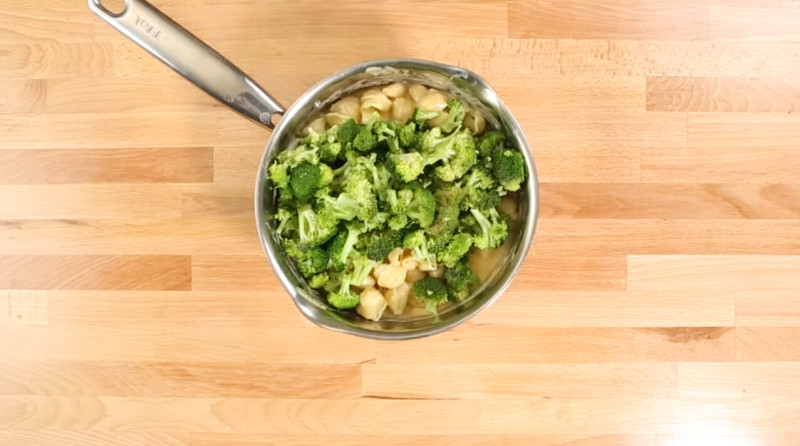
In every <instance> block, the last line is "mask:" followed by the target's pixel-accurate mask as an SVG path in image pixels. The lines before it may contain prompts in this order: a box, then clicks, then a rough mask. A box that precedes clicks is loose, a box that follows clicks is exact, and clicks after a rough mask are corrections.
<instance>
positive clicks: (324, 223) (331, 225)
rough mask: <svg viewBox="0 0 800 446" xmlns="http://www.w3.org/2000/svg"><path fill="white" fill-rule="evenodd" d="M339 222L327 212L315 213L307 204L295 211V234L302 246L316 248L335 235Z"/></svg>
mask: <svg viewBox="0 0 800 446" xmlns="http://www.w3.org/2000/svg"><path fill="white" fill-rule="evenodd" d="M338 224H339V220H338V219H337V218H336V217H334V216H333V215H330V213H328V212H321V213H317V212H316V211H315V210H314V209H313V208H312V207H311V205H309V204H305V205H302V206H300V207H299V208H298V209H297V233H298V236H299V241H300V244H301V245H303V246H318V245H321V244H323V243H325V242H326V241H328V240H329V239H330V238H331V237H333V236H334V235H335V234H336V231H337V229H338Z"/></svg>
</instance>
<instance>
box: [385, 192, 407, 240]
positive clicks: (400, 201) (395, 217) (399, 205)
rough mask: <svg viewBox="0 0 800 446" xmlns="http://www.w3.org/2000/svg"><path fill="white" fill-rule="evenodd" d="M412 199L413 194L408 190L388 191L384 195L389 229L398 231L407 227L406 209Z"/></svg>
mask: <svg viewBox="0 0 800 446" xmlns="http://www.w3.org/2000/svg"><path fill="white" fill-rule="evenodd" d="M413 199H414V192H412V191H411V190H410V189H408V188H404V189H400V190H399V191H396V190H394V189H389V191H388V192H387V194H386V202H387V203H388V204H389V212H390V213H391V217H389V220H388V224H389V228H391V229H394V230H396V231H400V230H402V229H404V228H405V227H406V226H408V208H409V206H410V205H411V201H412V200H413Z"/></svg>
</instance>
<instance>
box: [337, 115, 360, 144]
mask: <svg viewBox="0 0 800 446" xmlns="http://www.w3.org/2000/svg"><path fill="white" fill-rule="evenodd" d="M359 130H360V129H359V126H358V123H356V121H354V120H353V119H352V118H351V119H348V120H346V121H344V122H342V123H340V124H339V125H338V126H336V137H337V139H338V141H339V143H340V144H341V145H342V146H344V147H347V146H348V145H350V144H352V143H353V140H354V139H356V135H358V132H359Z"/></svg>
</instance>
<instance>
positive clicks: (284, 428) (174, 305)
mask: <svg viewBox="0 0 800 446" xmlns="http://www.w3.org/2000/svg"><path fill="white" fill-rule="evenodd" d="M756 3H760V5H756ZM157 5H158V6H159V7H161V8H162V9H163V10H164V11H165V12H167V13H168V14H169V15H171V16H172V17H174V18H175V19H176V20H177V21H178V22H180V23H182V24H184V25H185V26H186V27H188V28H189V29H191V30H192V31H194V32H195V33H196V34H198V35H199V36H200V37H201V38H203V39H206V40H208V41H209V42H211V43H212V44H213V45H214V46H215V47H216V48H218V49H219V50H220V51H221V52H222V53H224V54H225V55H227V56H228V57H230V58H231V59H232V60H233V61H234V62H235V63H237V64H239V65H240V66H241V67H242V68H243V69H244V70H245V71H247V72H248V73H250V74H251V75H252V76H253V77H254V78H255V79H258V80H259V82H260V83H261V84H263V85H264V86H265V87H267V88H268V90H269V91H270V92H271V93H272V94H273V95H274V96H275V97H276V98H278V100H280V101H281V102H283V103H284V104H290V103H291V102H292V100H293V98H296V97H297V96H298V95H300V94H301V93H302V92H303V91H304V90H306V89H307V88H309V87H310V86H311V85H313V84H314V83H315V82H317V81H319V80H320V79H322V78H323V77H324V76H326V75H328V74H330V73H333V72H336V71H338V70H340V69H342V68H344V67H345V66H348V65H350V64H353V63H356V62H359V61H364V60H367V59H373V58H384V57H420V58H426V59H433V60H439V61H443V62H448V63H452V64H457V65H461V66H464V67H467V68H469V69H472V70H475V71H477V72H479V73H480V74H482V75H484V76H485V77H486V78H487V79H488V80H489V81H490V82H491V83H492V84H493V85H495V86H496V88H497V90H498V91H499V93H500V95H501V96H502V98H503V99H504V100H505V101H506V102H507V103H508V105H509V106H510V108H511V109H512V111H513V112H514V113H515V114H516V115H517V117H518V119H519V121H520V122H521V124H522V126H523V127H524V130H525V131H526V133H527V136H528V138H529V139H530V142H531V145H532V147H533V155H534V157H535V160H536V163H537V167H538V173H539V175H540V180H541V214H540V219H539V223H538V229H537V232H536V240H535V243H534V246H533V248H532V250H531V254H530V255H529V257H528V259H527V261H526V262H525V264H524V266H523V268H522V270H521V273H520V275H519V276H518V278H517V279H516V281H515V282H514V283H513V285H512V286H511V288H510V289H509V290H508V291H507V293H506V294H505V295H504V296H503V297H502V298H501V299H500V300H499V301H498V302H497V303H496V304H495V305H493V306H492V307H491V308H489V309H488V310H486V311H485V312H484V313H482V314H480V315H479V316H478V317H476V318H474V319H473V320H472V321H470V322H469V323H467V324H464V325H462V326H460V327H458V328H457V329H454V330H452V331H450V332H447V333H444V334H441V335H438V336H435V337H432V338H427V339H422V340H415V341H408V342H394V343H388V342H374V341H371V340H365V339H360V338H356V337H351V336H346V335H340V334H334V333H331V332H329V331H326V330H323V329H320V328H317V327H316V326H314V325H312V324H311V323H310V322H308V321H307V320H305V319H304V318H303V316H301V315H300V313H299V312H298V311H297V310H296V309H295V308H294V306H293V304H292V303H291V302H290V300H289V299H288V298H287V296H286V295H285V293H284V292H283V290H282V288H281V286H280V285H279V283H278V281H277V280H276V278H275V277H274V275H273V273H272V271H271V270H270V266H269V264H268V262H267V261H266V259H265V257H264V255H263V253H262V250H261V247H260V245H259V241H258V238H257V234H256V229H255V224H254V219H253V210H252V201H253V200H252V195H253V185H254V178H255V174H256V168H257V164H258V160H259V157H260V155H261V151H262V149H263V147H264V145H265V142H266V141H267V139H268V138H269V133H268V131H266V130H265V129H263V128H259V127H258V126H256V125H254V124H251V123H250V122H249V121H247V120H245V119H243V118H241V117H239V116H238V115H236V114H235V113H233V112H231V111H229V110H228V109H226V108H225V107H223V106H221V105H219V104H217V103H215V102H214V101H213V100H212V99H210V98H209V97H207V96H206V95H205V94H204V93H202V92H201V91H199V90H197V89H196V88H195V87H193V86H192V85H190V84H189V83H188V82H186V81H184V80H183V79H182V78H180V77H179V76H177V75H176V74H174V73H173V72H172V71H170V70H169V69H168V68H166V67H165V66H164V65H162V64H161V63H160V62H158V61H156V60H155V59H154V58H152V57H151V56H149V55H147V54H146V53H145V52H144V51H143V50H141V49H140V48H139V47H137V46H136V45H135V44H133V43H131V42H130V41H128V40H127V39H126V38H124V37H123V36H122V35H121V34H119V33H118V32H116V31H115V30H113V29H112V28H111V27H109V26H108V25H106V24H105V23H103V22H101V21H100V20H99V19H98V18H96V17H95V16H94V15H92V14H91V13H90V12H89V11H88V8H87V7H86V2H85V1H78V0H47V1H44V2H31V1H24V0H4V1H3V2H2V5H0V79H1V80H0V444H2V445H3V446H22V445H25V446H29V445H37V446H39V445H42V446H83V445H95V444H96V445H113V446H123V445H124V446H131V445H169V446H229V445H234V446H256V445H304V446H305V445H312V446H322V445H334V444H336V445H338V444H342V445H349V446H357V445H372V444H380V442H384V443H385V444H390V445H398V446H399V445H436V444H442V445H465V446H475V445H486V446H488V445H493V446H494V445H567V444H568V445H572V446H575V445H580V446H587V445H592V446H596V445H646V446H656V445H658V446H667V445H690V446H692V445H710V444H719V443H714V441H724V442H725V443H724V444H726V445H734V446H753V445H790V444H800V180H798V177H799V176H800V113H798V111H799V110H800V27H798V23H800V3H798V2H796V1H791V0H786V1H781V0H769V1H765V2H752V1H726V0H699V1H697V0H677V1H676V0H672V1H650V2H648V1H634V0H604V1H602V2H595V1H589V0H585V1H578V0H575V1H563V2H562V1H552V2H550V1H528V2H516V1H511V2H507V1H500V0H498V1H486V2H478V1H467V0H463V1H452V0H444V1H436V2H430V1H420V2H395V1H378V2H370V1H350V0H345V1H337V2H333V1H330V2H328V1H321V0H314V1H304V2H298V3H290V2H282V1H277V0H275V1H258V0H226V1H218V0H203V1H199V0H192V1H188V0H162V1H159V2H157Z"/></svg>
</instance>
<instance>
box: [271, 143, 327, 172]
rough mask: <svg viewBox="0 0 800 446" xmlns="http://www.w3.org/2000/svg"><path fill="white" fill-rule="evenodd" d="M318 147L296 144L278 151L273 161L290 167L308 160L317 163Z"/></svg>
mask: <svg viewBox="0 0 800 446" xmlns="http://www.w3.org/2000/svg"><path fill="white" fill-rule="evenodd" d="M318 152H319V148H318V147H315V146H314V145H310V144H298V145H297V146H296V147H295V148H293V149H289V150H284V151H283V152H281V153H279V154H278V156H277V157H276V159H275V160H274V161H273V163H275V162H278V163H282V164H286V166H287V167H288V168H289V169H291V168H292V167H294V166H296V165H298V164H300V163H302V162H304V161H305V162H309V163H311V164H318V163H319V153H318Z"/></svg>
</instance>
